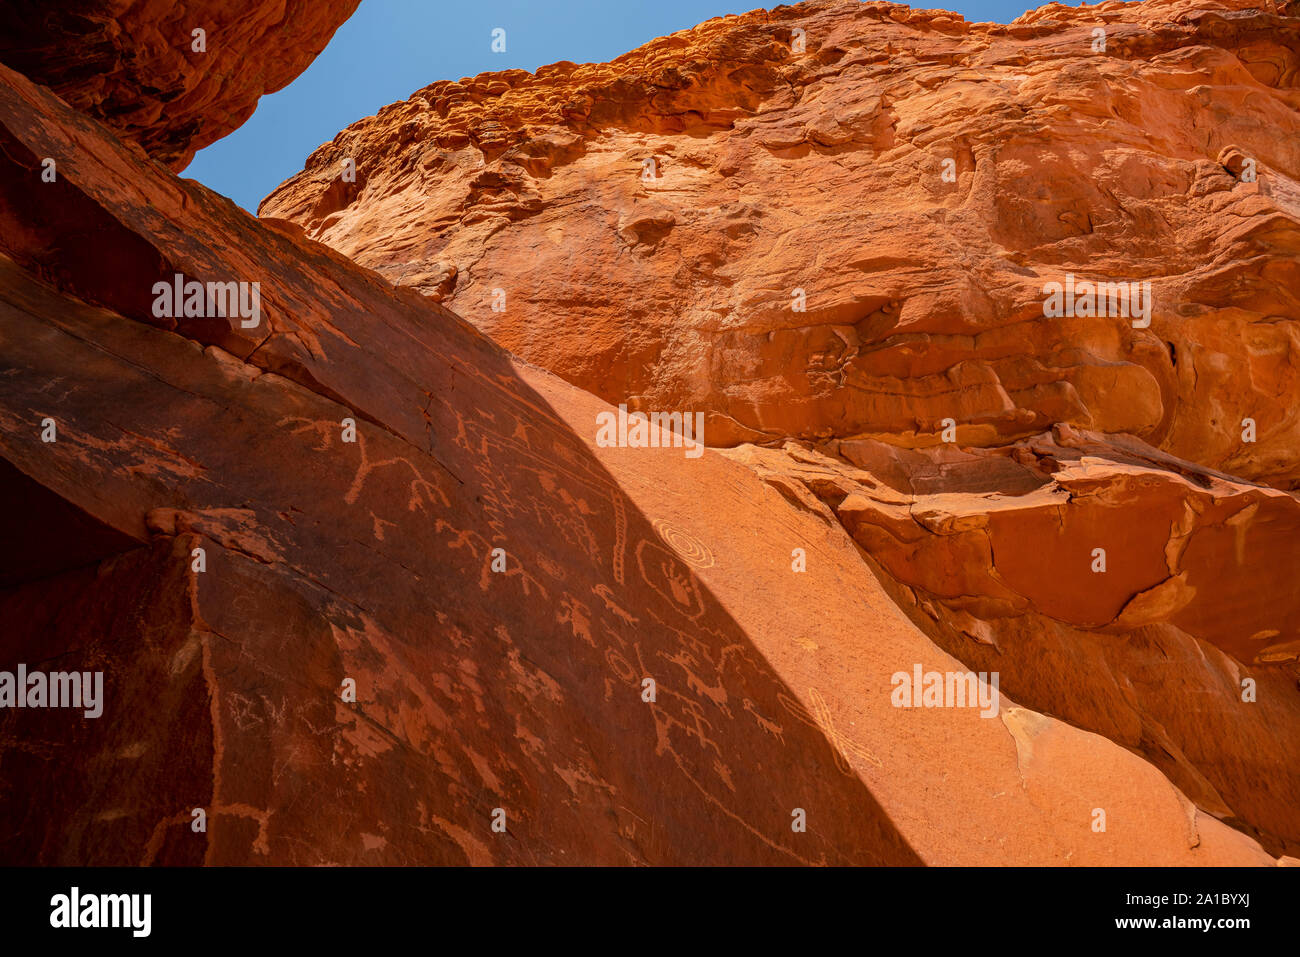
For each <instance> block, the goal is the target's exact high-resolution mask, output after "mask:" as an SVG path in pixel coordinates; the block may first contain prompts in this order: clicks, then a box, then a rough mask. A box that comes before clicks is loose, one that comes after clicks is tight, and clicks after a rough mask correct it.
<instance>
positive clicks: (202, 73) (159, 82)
mask: <svg viewBox="0 0 1300 957" xmlns="http://www.w3.org/2000/svg"><path fill="white" fill-rule="evenodd" d="M359 2H360V0H264V2H263V0H259V2H255V3H239V2H232V0H167V2H165V3H144V2H139V0H135V2H133V0H57V2H54V3H51V2H49V0H5V10H4V16H3V22H2V24H0V63H4V64H6V65H7V66H9V67H12V68H13V69H15V70H17V71H18V72H20V73H23V74H25V75H26V76H28V77H30V78H31V79H33V80H35V81H36V82H37V83H40V84H42V85H44V86H48V87H49V88H50V89H52V90H53V91H54V92H55V93H57V94H58V95H59V96H61V97H63V99H64V100H65V101H66V102H68V103H69V104H71V105H72V106H73V107H75V108H76V109H78V110H81V111H82V112H83V113H87V114H89V115H90V116H93V117H95V118H96V119H100V120H103V121H104V122H105V123H107V124H108V125H109V126H111V127H112V128H113V129H115V130H117V131H118V133H120V134H121V135H122V137H123V138H124V139H127V140H130V141H132V142H136V143H139V144H140V146H142V147H143V148H144V150H145V152H147V153H148V154H149V155H150V156H152V157H153V158H154V159H156V160H158V162H160V163H164V164H166V165H167V166H169V167H171V168H172V169H174V170H178V171H179V170H183V169H184V168H185V167H186V166H188V165H189V163H190V160H191V159H193V158H194V154H195V153H196V152H198V151H199V150H201V149H203V147H205V146H208V145H210V144H211V143H214V142H216V141H217V140H219V139H221V137H223V136H225V135H226V134H227V133H230V132H231V131H233V130H235V129H237V128H238V127H240V126H241V125H243V123H244V121H245V120H247V119H248V118H249V117H250V116H252V115H253V110H254V109H256V108H257V101H258V98H259V97H261V96H262V95H263V94H265V93H274V92H275V91H277V90H279V89H281V88H282V87H284V86H287V85H288V83H289V81H291V80H293V79H294V78H295V77H297V76H298V74H300V73H301V72H302V71H303V70H305V69H307V67H308V65H310V64H311V61H312V60H314V59H316V56H317V55H318V54H319V53H320V52H321V50H323V49H325V44H327V43H328V42H329V40H330V37H332V36H333V35H334V31H335V30H337V29H338V28H339V26H340V25H341V24H342V23H343V21H345V20H346V19H347V18H348V17H350V16H352V12H353V11H354V10H356V8H357V4H358V3H359ZM195 30H203V31H204V34H205V36H204V37H203V45H204V47H205V49H204V50H202V51H198V50H196V49H195V42H196V38H195V36H194V31H195Z"/></svg>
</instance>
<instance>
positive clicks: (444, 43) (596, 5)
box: [182, 0, 1074, 212]
mask: <svg viewBox="0 0 1300 957" xmlns="http://www.w3.org/2000/svg"><path fill="white" fill-rule="evenodd" d="M1044 2H1046V0H1044ZM764 5H765V4H763V3H762V2H761V0H468V2H447V0H361V6H360V7H359V8H358V9H357V12H356V13H354V14H353V15H352V18H351V19H350V20H348V22H347V23H345V24H343V26H342V27H340V28H339V30H338V32H337V33H335V34H334V39H333V40H331V41H330V44H329V46H328V47H326V48H325V51H324V52H323V53H322V54H321V55H320V56H319V57H317V58H316V60H315V62H313V63H312V65H311V66H310V67H308V68H307V70H306V71H305V72H304V73H303V74H302V75H301V76H299V77H298V78H297V79H296V80H294V81H293V82H292V83H290V84H289V86H287V87H285V88H284V89H283V90H281V91H280V92H279V93H273V94H271V95H270V96H265V97H263V98H262V100H261V102H260V103H259V104H258V107H257V112H256V113H254V114H253V117H252V118H251V119H250V120H249V121H248V122H247V123H245V124H244V125H243V126H242V127H240V128H239V129H237V130H236V131H235V132H233V133H231V134H230V135H229V136H227V137H225V138H224V139H221V140H218V141H217V142H216V143H214V144H212V145H211V146H209V147H208V148H207V149H205V150H202V151H201V152H200V153H199V154H198V155H197V156H196V157H195V158H194V162H193V163H191V164H190V166H189V168H188V169H187V170H185V172H184V173H183V174H182V175H184V176H188V177H192V178H194V179H197V180H199V181H200V182H202V183H204V184H205V185H207V186H209V187H210V188H212V189H215V190H216V191H217V192H219V193H222V194H224V195H226V196H229V197H230V198H231V199H233V200H234V201H235V202H237V203H239V205H241V206H243V207H244V208H245V209H247V210H249V211H250V212H255V211H256V210H257V204H258V203H259V202H261V200H262V198H263V197H265V196H266V194H267V193H269V192H271V190H273V189H274V188H275V187H276V186H278V185H279V184H280V183H282V182H283V181H284V180H286V179H288V178H289V177H290V176H292V175H293V174H294V173H296V172H298V171H299V170H300V169H302V166H303V163H304V162H305V161H306V159H307V157H308V156H309V155H310V154H311V153H312V151H313V150H315V149H316V147H318V146H320V144H322V143H326V142H329V141H330V140H332V139H333V138H334V134H336V133H337V132H338V131H339V130H341V129H343V128H344V127H345V126H348V125H349V124H351V123H353V122H354V121H356V120H358V119H360V118H361V117H363V116H370V115H371V114H373V113H375V112H377V111H378V110H379V108H380V107H382V106H386V105H387V104H389V103H392V102H395V101H397V100H404V99H406V98H407V97H409V96H410V95H411V94H412V93H414V92H415V91H416V90H418V89H420V88H421V87H424V86H428V85H429V84H430V83H432V82H433V81H434V80H458V79H460V78H461V77H465V76H474V75H475V74H478V73H483V72H485V71H488V70H506V69H512V68H522V69H525V70H535V69H537V67H539V66H543V65H545V64H547V63H554V62H555V61H556V60H572V61H573V62H575V63H594V62H602V61H605V60H612V59H613V58H614V57H617V56H619V55H620V54H623V53H626V52H627V51H628V50H632V49H635V48H636V47H638V46H640V45H641V44H643V43H646V42H647V41H649V40H652V39H654V38H655V37H658V36H663V35H664V34H667V33H673V32H675V31H677V30H683V29H686V28H688V27H692V26H694V25H695V24H697V23H699V22H701V21H703V20H708V19H709V18H710V17H717V16H722V15H723V14H726V13H744V12H746V11H748V10H753V9H755V8H756V7H759V6H764ZM766 5H767V6H775V5H776V3H775V2H772V3H769V4H766ZM912 5H913V6H916V7H936V8H942V9H949V10H955V11H956V12H958V13H960V14H961V15H962V16H964V17H965V18H966V19H967V20H972V21H975V20H992V21H996V22H999V23H1007V22H1009V21H1011V20H1014V19H1015V18H1016V17H1018V16H1020V14H1022V13H1024V12H1025V10H1027V9H1031V8H1032V7H1036V6H1038V3H1035V2H1034V0H955V2H949V3H944V2H942V0H928V2H917V3H914V4H912ZM1071 5H1072V6H1073V5H1074V4H1071ZM495 27H501V28H503V29H505V31H506V52H505V53H494V52H492V50H491V42H492V30H493V28H495ZM266 52H267V55H268V56H274V55H275V54H274V51H273V50H267V51H266Z"/></svg>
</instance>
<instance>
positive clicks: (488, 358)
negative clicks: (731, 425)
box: [0, 67, 1277, 864]
mask: <svg viewBox="0 0 1300 957" xmlns="http://www.w3.org/2000/svg"><path fill="white" fill-rule="evenodd" d="M0 139H2V141H3V147H4V148H3V150H0V189H2V190H3V192H0V214H2V219H0V221H2V222H3V227H4V228H3V230H0V253H2V255H0V421H2V422H3V429H2V430H0V459H2V460H3V463H4V464H3V469H2V470H0V478H2V480H3V485H4V489H5V492H6V495H5V500H6V501H7V502H9V503H20V504H21V506H22V510H21V513H20V514H19V515H18V516H16V518H15V521H14V522H13V523H12V524H11V526H10V528H12V529H13V531H14V536H12V537H11V538H10V541H9V543H8V544H7V547H6V549H5V553H4V554H5V563H4V567H3V579H2V580H0V589H2V590H0V617H3V620H4V621H5V622H6V630H5V634H4V636H3V640H2V643H0V652H2V655H0V658H2V661H3V664H4V665H5V666H12V665H13V664H14V663H16V662H22V661H26V662H34V663H42V662H43V663H48V664H51V665H53V663H56V662H57V663H58V665H59V666H61V667H65V668H74V667H79V668H86V669H102V670H103V671H104V673H105V675H106V695H105V697H106V700H105V704H104V714H103V716H102V717H101V718H100V719H90V720H83V719H81V718H80V717H79V716H74V715H70V714H69V713H68V712H66V711H59V710H40V709H24V710H14V709H10V710H5V711H3V712H0V820H4V821H5V822H7V823H6V827H5V828H4V829H3V831H0V858H2V859H3V860H5V861H7V862H61V863H111V862H125V863H197V862H207V863H327V862H333V863H465V862H470V863H533V864H541V863H575V862H577V863H730V864H741V863H792V862H793V863H798V862H806V863H887V864H916V863H951V864H960V863H1004V864H1005V863H1033V864H1049V863H1055V864H1060V863H1075V864H1089V863H1094V864H1095V863H1114V864H1126V863H1145V864H1197V863H1205V864H1210V863H1216V864H1223V863H1231V864H1268V863H1272V862H1273V860H1274V858H1273V857H1272V856H1271V855H1272V854H1275V853H1277V852H1276V851H1272V852H1270V851H1266V850H1265V849H1264V848H1263V847H1261V845H1260V843H1259V842H1257V841H1256V840H1255V839H1253V838H1252V837H1251V836H1249V835H1248V834H1246V833H1243V832H1242V830H1240V829H1236V828H1234V827H1232V826H1229V825H1227V824H1225V823H1223V822H1222V821H1220V820H1218V819H1217V817H1216V813H1217V811H1216V810H1214V809H1212V810H1210V811H1209V813H1206V810H1205V809H1203V808H1202V807H1200V806H1198V804H1197V803H1196V801H1195V800H1193V799H1192V798H1191V797H1189V795H1188V793H1187V792H1186V791H1185V790H1183V789H1182V788H1180V787H1178V786H1176V785H1175V784H1173V783H1171V781H1170V779H1169V778H1168V777H1167V776H1166V774H1164V773H1162V772H1161V769H1160V768H1158V767H1157V766H1155V765H1154V764H1152V763H1150V762H1148V761H1147V760H1146V759H1144V758H1143V757H1141V756H1139V755H1138V754H1135V753H1134V752H1133V751H1132V750H1130V749H1128V748H1125V747H1123V746H1122V745H1121V744H1119V743H1116V742H1114V741H1111V740H1108V739H1107V738H1106V737H1105V736H1103V735H1099V734H1095V733H1092V732H1090V731H1086V730H1081V729H1080V728H1077V727H1075V726H1073V725H1072V724H1070V723H1067V722H1066V721H1062V720H1059V719H1058V718H1055V717H1052V716H1050V715H1048V714H1045V713H1042V712H1041V711H1039V710H1035V709H1033V708H1032V707H1027V706H1025V705H1024V704H1023V703H1022V702H1021V701H1020V700H1019V699H1018V698H1017V697H1016V696H1014V695H1010V694H1004V695H1002V696H1001V697H1000V698H999V699H997V707H996V709H995V713H993V714H991V715H988V716H982V715H981V713H980V712H979V711H977V710H974V709H972V708H966V707H963V708H925V707H918V708H907V707H896V706H895V705H894V703H893V701H892V700H891V699H892V693H891V692H892V688H891V676H892V675H894V674H895V673H897V672H899V671H908V670H910V669H912V668H913V667H914V666H915V667H923V668H925V669H936V670H940V671H948V670H961V669H962V668H963V667H964V666H963V665H962V664H961V663H960V662H959V661H957V660H956V659H955V658H953V657H951V656H950V655H949V654H948V653H946V652H945V651H944V650H942V649H941V648H940V647H938V646H937V645H936V644H935V643H934V642H933V641H931V639H930V638H928V637H927V635H926V634H925V633H924V632H923V631H922V630H920V629H919V628H918V627H917V625H916V624H914V623H913V622H912V621H911V620H910V619H909V618H908V617H907V615H905V614H904V612H903V611H902V610H900V607H899V606H898V605H897V604H896V602H895V600H894V598H893V597H891V595H890V594H889V593H888V591H887V590H886V588H885V587H884V586H883V585H881V584H879V583H878V582H877V581H876V579H875V578H874V577H873V576H872V574H871V572H870V569H869V566H868V564H867V562H866V559H865V558H864V554H863V552H862V551H861V550H860V549H859V547H858V546H857V545H855V543H854V542H853V540H852V539H851V538H850V536H849V532H848V531H847V530H846V529H847V525H846V524H841V523H840V522H838V521H826V520H825V516H823V515H819V514H817V512H816V509H809V508H807V507H805V506H804V505H803V504H802V503H799V502H792V501H790V500H789V499H788V498H787V496H786V495H784V494H782V493H781V492H780V491H778V490H777V489H776V488H774V487H773V486H772V485H771V484H770V483H769V482H766V481H764V479H763V477H762V475H761V474H760V473H759V472H758V471H756V470H755V468H753V467H751V466H750V465H747V464H744V463H738V462H733V461H728V460H727V459H726V458H725V457H724V456H723V455H721V454H719V453H717V452H713V451H710V452H707V453H705V454H704V455H703V456H701V457H699V458H698V459H693V460H692V459H688V458H687V457H685V456H684V455H683V453H682V450H681V449H680V448H677V449H674V448H662V449H636V448H603V447H599V446H598V445H597V444H596V442H595V438H594V435H595V428H594V424H595V421H596V417H597V416H598V415H599V414H600V413H602V412H605V411H608V409H609V406H608V405H607V404H606V403H605V402H603V401H602V400H601V399H599V398H597V397H595V396H592V395H590V394H588V393H586V392H583V391H581V390H579V389H577V388H575V387H574V386H572V385H569V384H567V383H565V382H563V381H562V380H560V379H559V378H557V377H555V376H553V375H550V374H548V373H546V372H545V371H542V370H540V369H538V368H536V367H535V366H531V365H529V364H527V363H524V362H521V361H519V360H517V359H515V358H514V357H512V356H511V355H510V354H509V353H507V352H505V351H504V350H503V349H501V348H500V347H499V346H498V345H496V344H495V343H493V342H492V341H490V340H489V339H488V338H487V337H485V336H484V335H483V334H482V333H480V332H478V331H477V330H476V329H474V327H473V326H471V325H470V324H469V323H467V322H465V321H464V320H462V319H460V318H458V317H457V316H456V315H454V314H453V313H451V312H450V311H448V310H447V309H446V308H445V307H443V306H441V305H438V304H436V303H433V302H430V301H429V300H428V299H427V298H426V297H423V296H421V295H419V294H418V293H417V292H415V291H412V290H408V289H402V288H396V287H394V286H392V285H390V284H389V283H387V282H385V281H383V280H382V279H381V278H380V277H378V276H377V275H376V274H374V273H372V272H370V271H368V270H366V269H363V268H361V267H359V266H357V265H355V264H353V263H351V262H349V261H348V260H347V259H345V258H344V257H343V256H341V255H339V254H338V253H336V252H334V251H331V250H329V249H327V248H326V247H324V246H321V245H319V244H316V243H312V242H310V241H308V240H306V239H304V238H302V237H301V236H299V235H297V234H296V231H295V230H292V229H287V228H286V229H279V228H273V227H272V226H270V225H267V224H263V223H258V222H256V221H255V220H253V219H251V218H250V217H248V216H247V215H246V214H244V213H243V212H242V211H240V210H238V209H237V208H236V207H235V206H234V205H233V204H231V203H230V202H229V201H227V200H225V199H223V198H221V197H218V196H215V195H214V194H212V193H210V192H209V191H207V190H206V189H204V188H203V187H202V186H200V185H198V184H196V183H193V182H190V181H185V180H179V179H177V178H176V177H175V176H173V175H171V174H169V173H168V172H166V171H165V170H164V169H162V168H161V167H159V166H158V165H156V164H153V163H149V162H147V161H145V160H144V159H143V158H142V157H141V156H140V155H139V154H138V151H136V150H135V149H134V148H132V147H131V146H129V145H127V144H125V143H124V142H122V141H120V140H118V139H117V138H115V137H114V135H113V134H112V133H111V132H110V131H109V130H108V129H107V128H105V127H104V126H102V125H100V124H99V123H98V122H96V121H95V120H94V119H91V118H89V117H87V116H84V115H81V114H78V113H76V112H75V111H73V110H71V109H69V108H68V107H67V106H66V105H65V104H64V103H62V102H60V101H59V100H58V99H57V98H55V97H54V96H53V95H52V94H50V93H49V92H48V91H45V90H43V89H41V88H40V87H38V86H35V85H33V84H32V83H30V82H29V81H27V80H26V79H24V78H22V77H21V76H19V75H17V74H15V73H14V72H12V71H10V70H8V69H6V68H3V67H0ZM44 156H54V157H57V159H58V168H59V171H60V173H59V178H58V180H57V181H56V182H54V183H45V182H43V181H42V180H41V175H40V174H41V162H40V158H41V157H44ZM178 274H179V275H181V276H183V277H188V278H190V279H192V280H196V281H203V282H226V281H231V282H254V281H255V282H258V283H260V290H261V302H262V307H263V308H262V312H261V314H260V316H259V317H258V321H257V322H255V323H253V324H252V325H251V326H248V327H246V326H245V324H244V320H243V319H242V318H241V317H228V318H222V317H216V316H189V317H187V316H184V315H181V316H179V317H172V318H168V317H161V316H159V315H157V313H156V311H155V310H154V309H153V305H154V301H155V300H154V295H155V293H154V290H155V284H158V283H161V284H163V286H164V288H165V287H166V286H167V284H169V283H171V282H172V281H173V279H174V277H175V276H176V275H178ZM50 423H52V424H53V425H54V426H55V428H56V433H54V435H55V437H54V440H53V441H46V440H44V437H45V436H46V435H47V434H51V433H48V429H49V424H50ZM349 428H352V429H354V430H355V431H354V432H353V433H352V434H353V435H354V437H355V441H351V442H350V441H348V436H349V432H348V430H349ZM1232 494H1234V493H1232V492H1231V490H1228V489H1219V488H1217V487H1216V488H1215V489H1213V490H1212V494H1211V496H1210V497H1211V498H1214V497H1216V496H1217V497H1223V496H1225V495H1226V496H1231V495H1232ZM1241 494H1246V493H1244V492H1243V493H1241ZM1188 498H1189V500H1191V499H1192V498H1194V496H1193V495H1192V493H1188ZM1268 501H1269V500H1266V499H1265V498H1263V497H1260V500H1259V507H1260V508H1261V509H1263V508H1264V507H1265V506H1266V505H1268ZM886 504H888V503H886ZM1032 507H1033V503H1027V504H1026V508H1027V509H1028V508H1032ZM494 549H501V550H502V554H503V555H504V565H503V566H501V567H502V568H503V570H502V571H496V570H494V565H495V559H496V557H497V556H494V552H493V550H494ZM796 549H799V550H803V552H805V553H806V558H807V563H806V570H805V571H799V572H796V571H795V570H794V569H793V567H792V562H791V556H792V554H793V553H794V552H795V550H796ZM196 550H201V552H198V553H196ZM200 559H201V561H200ZM1180 567H1182V566H1180ZM774 595H776V596H780V600H779V601H776V602H773V601H772V600H771V599H772V596H774ZM646 678H652V679H654V681H655V683H656V685H655V687H656V694H655V695H653V696H652V697H651V699H649V700H647V698H646V685H645V679H646ZM349 681H351V682H354V683H355V690H356V697H355V701H351V700H348V699H347V697H346V695H345V694H341V691H343V690H345V689H346V688H347V685H348V682H349ZM196 808H197V809H202V810H204V811H206V814H207V829H206V831H204V832H197V831H195V830H194V828H193V826H192V822H193V811H194V810H195V809H196ZM498 809H499V810H500V811H501V812H502V813H503V814H504V817H501V818H500V820H502V821H504V822H505V824H506V827H505V830H504V831H497V830H494V829H493V827H492V823H493V821H494V820H495V819H497V811H498ZM1098 810H1103V811H1104V812H1105V820H1106V827H1105V829H1104V830H1098V829H1097V828H1096V822H1097V811H1098ZM797 812H798V813H802V814H803V815H804V817H805V820H806V823H807V827H806V830H797V829H795V828H793V827H792V824H791V822H792V816H794V815H796V813H797Z"/></svg>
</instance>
